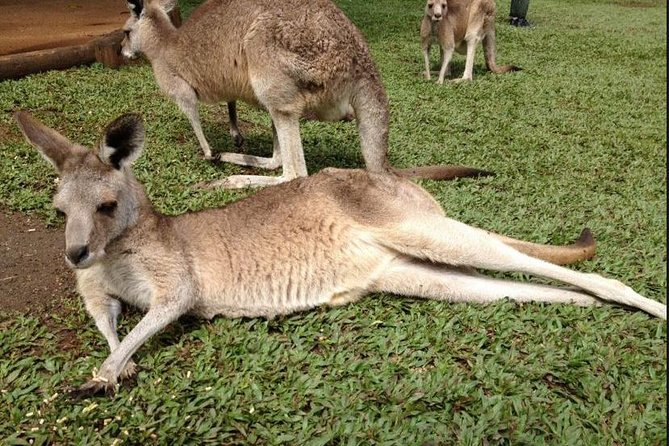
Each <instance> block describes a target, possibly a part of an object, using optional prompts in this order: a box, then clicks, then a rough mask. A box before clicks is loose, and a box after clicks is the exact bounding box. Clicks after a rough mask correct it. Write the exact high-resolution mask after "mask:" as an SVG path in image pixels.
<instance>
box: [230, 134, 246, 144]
mask: <svg viewBox="0 0 669 446" xmlns="http://www.w3.org/2000/svg"><path fill="white" fill-rule="evenodd" d="M232 139H233V140H234V141H235V147H241V146H242V145H243V144H244V137H243V136H242V134H241V133H236V134H234V135H232Z"/></svg>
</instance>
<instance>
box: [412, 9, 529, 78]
mask: <svg viewBox="0 0 669 446" xmlns="http://www.w3.org/2000/svg"><path fill="white" fill-rule="evenodd" d="M420 40H421V47H422V49H423V58H424V59H425V77H426V78H427V79H430V77H431V75H430V47H431V46H432V43H437V45H439V52H440V55H441V58H440V59H441V61H440V64H441V69H440V71H439V79H438V82H439V83H440V84H442V83H443V82H444V77H445V76H446V75H447V74H449V63H450V60H451V57H452V55H453V52H454V51H457V52H458V53H460V54H467V60H466V64H465V72H464V74H463V75H462V78H461V79H460V80H471V79H472V74H473V67H474V54H475V49H476V45H477V44H478V43H479V42H481V41H483V53H484V56H485V63H486V67H488V69H489V70H490V71H492V72H493V73H508V72H510V71H516V70H519V68H518V67H515V66H513V65H502V66H499V65H497V63H496V62H495V52H496V49H495V1H494V0H427V3H426V4H425V15H424V16H423V21H422V23H421V27H420Z"/></svg>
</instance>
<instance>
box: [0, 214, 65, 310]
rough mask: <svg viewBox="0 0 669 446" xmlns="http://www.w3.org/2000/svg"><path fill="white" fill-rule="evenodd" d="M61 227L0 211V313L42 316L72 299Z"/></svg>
mask: <svg viewBox="0 0 669 446" xmlns="http://www.w3.org/2000/svg"><path fill="white" fill-rule="evenodd" d="M64 247H65V235H64V231H63V228H47V227H46V225H45V224H44V222H43V221H42V220H40V219H39V218H37V217H33V216H29V215H25V214H21V213H16V212H9V211H5V210H2V209H0V312H2V313H11V312H20V313H24V314H26V313H30V314H31V315H34V316H45V315H49V314H51V313H53V312H58V311H59V310H61V309H63V307H65V305H64V303H65V301H66V300H70V299H76V298H77V294H76V288H75V286H76V285H75V279H74V273H73V272H72V271H70V270H69V268H68V267H67V265H66V264H65V259H64Z"/></svg>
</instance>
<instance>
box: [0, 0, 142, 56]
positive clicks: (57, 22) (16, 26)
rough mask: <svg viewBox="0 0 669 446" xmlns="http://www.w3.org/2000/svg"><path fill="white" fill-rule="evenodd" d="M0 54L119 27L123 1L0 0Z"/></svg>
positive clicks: (71, 42) (72, 42)
mask: <svg viewBox="0 0 669 446" xmlns="http://www.w3.org/2000/svg"><path fill="white" fill-rule="evenodd" d="M0 14H1V15H0V56H2V55H6V54H15V53H22V52H26V51H35V50H39V49H45V48H56V47H60V46H68V45H77V44H80V43H85V42H87V41H89V40H91V39H92V38H94V37H96V36H100V35H102V34H106V33H108V32H111V31H114V30H116V29H119V28H121V27H122V26H123V23H125V21H126V20H127V18H128V16H129V11H128V7H127V6H126V2H125V0H0Z"/></svg>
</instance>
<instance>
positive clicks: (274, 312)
mask: <svg viewBox="0 0 669 446" xmlns="http://www.w3.org/2000/svg"><path fill="white" fill-rule="evenodd" d="M349 240H350V241H349V242H346V243H344V244H342V245H341V246H338V247H330V249H328V247H326V246H324V245H323V246H319V244H318V243H310V242H309V241H308V240H307V241H305V243H304V244H302V246H296V245H295V244H291V243H290V241H289V242H288V243H284V245H275V246H282V248H284V249H282V252H277V253H276V254H277V255H275V256H274V255H270V256H268V255H267V254H268V253H267V252H265V253H262V254H261V253H251V252H248V251H246V252H245V253H244V254H245V257H246V258H247V259H249V258H253V259H255V260H254V261H253V262H252V263H247V264H246V265H243V263H244V261H243V260H242V259H239V260H240V264H239V265H237V268H235V267H234V266H233V268H231V270H232V271H227V272H224V275H223V277H225V279H224V278H223V277H221V275H220V274H219V275H218V280H212V278H213V277H215V276H216V275H217V274H216V272H215V269H216V268H212V269H211V270H210V273H211V274H208V277H209V279H206V278H204V277H203V278H202V280H203V293H202V298H201V299H199V301H198V303H197V304H196V306H195V307H194V308H193V313H195V314H197V315H199V316H203V317H207V318H211V317H213V316H215V315H219V314H220V315H224V316H228V317H267V318H271V317H274V316H278V315H284V314H290V313H294V312H297V311H303V310H307V309H310V308H314V307H317V306H320V305H324V304H332V305H338V304H341V303H345V302H350V301H352V300H356V299H357V298H359V297H361V296H362V295H364V294H366V292H367V290H368V289H370V287H371V285H372V284H373V282H374V280H375V278H376V277H377V276H378V275H379V273H380V271H381V270H382V269H383V268H384V266H385V265H387V263H388V262H390V261H391V259H392V257H393V256H392V254H390V253H388V252H387V251H386V250H385V248H383V247H380V246H378V245H377V244H376V243H375V242H374V240H372V239H371V238H369V237H368V240H365V238H363V237H358V238H357V239H356V238H353V237H352V238H350V239H349ZM312 242H313V240H312ZM259 248H260V249H262V247H259ZM263 257H265V258H266V261H262V260H258V259H262V258H263ZM350 259H356V261H355V262H351V261H350Z"/></svg>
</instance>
